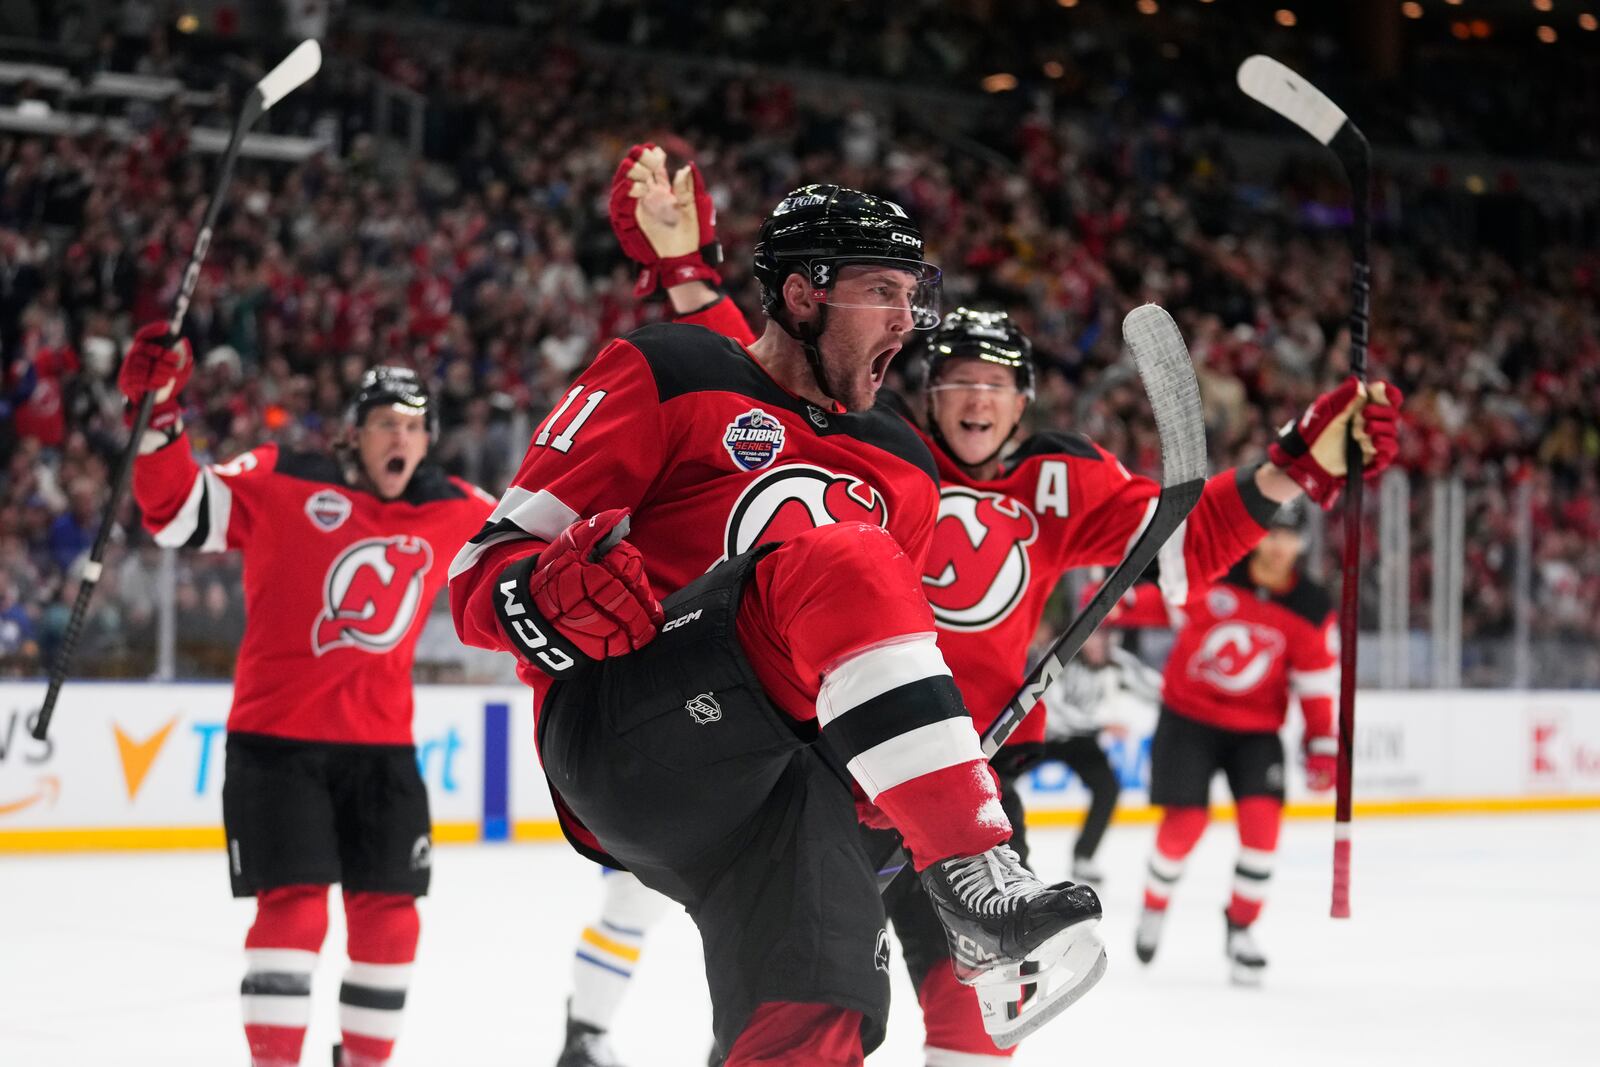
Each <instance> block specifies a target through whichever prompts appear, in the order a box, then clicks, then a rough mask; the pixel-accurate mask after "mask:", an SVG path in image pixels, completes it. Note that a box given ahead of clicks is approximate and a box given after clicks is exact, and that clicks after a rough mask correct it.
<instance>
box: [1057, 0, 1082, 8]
mask: <svg viewBox="0 0 1600 1067" xmlns="http://www.w3.org/2000/svg"><path fill="white" fill-rule="evenodd" d="M1056 3H1057V4H1059V5H1061V6H1062V7H1077V6H1078V0H1056Z"/></svg>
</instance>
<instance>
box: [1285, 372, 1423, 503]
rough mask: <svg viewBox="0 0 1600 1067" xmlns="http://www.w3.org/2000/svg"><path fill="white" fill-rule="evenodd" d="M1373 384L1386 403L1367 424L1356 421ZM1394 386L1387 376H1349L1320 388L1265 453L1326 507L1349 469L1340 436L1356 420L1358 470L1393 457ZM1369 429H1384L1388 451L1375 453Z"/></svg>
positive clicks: (1378, 467)
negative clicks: (1368, 380)
mask: <svg viewBox="0 0 1600 1067" xmlns="http://www.w3.org/2000/svg"><path fill="white" fill-rule="evenodd" d="M1372 390H1377V391H1378V392H1380V393H1382V395H1383V397H1384V401H1385V404H1384V406H1385V407H1387V408H1388V409H1389V414H1388V415H1387V416H1386V417H1380V418H1379V420H1378V422H1377V423H1376V424H1375V426H1374V427H1372V428H1367V427H1366V426H1365V424H1364V422H1363V421H1359V417H1360V414H1361V411H1362V408H1363V407H1364V406H1365V405H1367V404H1368V403H1369V402H1370V398H1371V396H1372ZM1398 400H1399V391H1398V390H1396V389H1395V388H1394V386H1392V385H1389V384H1388V383H1387V382H1375V383H1373V386H1372V387H1371V389H1369V388H1368V387H1367V386H1366V385H1364V384H1363V383H1362V382H1361V381H1360V380H1359V379H1357V378H1356V377H1354V376H1351V377H1349V378H1346V379H1345V380H1344V381H1343V382H1341V383H1340V385H1339V387H1338V388H1336V389H1333V390H1330V391H1329V392H1326V393H1323V394H1322V395H1321V396H1319V397H1317V399H1316V400H1314V401H1313V402H1312V404H1311V406H1310V407H1308V408H1306V410H1305V414H1303V415H1301V416H1300V418H1298V419H1296V420H1295V421H1294V422H1291V423H1290V424H1289V425H1287V426H1285V427H1284V428H1283V429H1282V431H1280V432H1279V434H1278V437H1277V440H1275V441H1273V442H1272V444H1270V445H1269V446H1267V458H1268V459H1270V460H1271V461H1272V462H1273V463H1274V464H1275V465H1277V467H1278V468H1279V469H1280V470H1282V471H1283V472H1284V473H1285V474H1287V475H1288V476H1289V477H1290V478H1292V479H1294V482H1295V484H1296V485H1298V486H1300V488H1302V489H1304V490H1305V491H1306V495H1307V496H1309V497H1310V498H1311V499H1312V500H1314V501H1316V502H1317V503H1318V504H1319V505H1321V506H1322V507H1323V508H1331V507H1333V505H1334V504H1335V503H1337V502H1338V500H1339V493H1340V490H1341V489H1342V488H1343V484H1342V483H1343V481H1344V478H1345V476H1346V474H1347V473H1348V472H1349V465H1348V464H1347V463H1346V461H1345V439H1346V436H1347V435H1348V434H1349V433H1350V432H1352V427H1351V420H1353V419H1354V420H1358V421H1357V422H1356V424H1355V432H1356V441H1357V443H1358V444H1359V445H1360V446H1361V454H1362V464H1363V470H1362V473H1363V475H1364V476H1365V477H1373V476H1375V475H1377V474H1379V473H1381V472H1382V470H1383V469H1384V468H1385V467H1387V466H1388V465H1389V463H1390V462H1391V461H1392V460H1393V459H1394V453H1395V450H1396V449H1397V448H1398V445H1397V443H1396V442H1395V439H1394V416H1393V408H1394V405H1393V404H1391V403H1390V401H1398ZM1373 429H1377V430H1378V432H1379V435H1380V436H1382V435H1383V434H1384V433H1385V432H1386V433H1387V445H1386V447H1387V448H1388V451H1387V454H1384V453H1380V451H1379V450H1378V446H1377V445H1376V443H1375V441H1374V440H1373V436H1372V434H1373Z"/></svg>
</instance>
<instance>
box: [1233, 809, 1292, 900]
mask: <svg viewBox="0 0 1600 1067" xmlns="http://www.w3.org/2000/svg"><path fill="white" fill-rule="evenodd" d="M1238 809H1239V813H1238V820H1239V861H1238V863H1237V864H1236V865H1235V866H1234V868H1233V897H1232V899H1230V900H1229V901H1228V921H1229V922H1230V923H1232V924H1233V925H1235V926H1249V925H1250V924H1251V923H1253V922H1255V921H1256V918H1257V917H1258V916H1260V914H1261V908H1262V906H1263V905H1264V904H1265V903H1266V901H1267V883H1268V882H1269V881H1270V880H1271V878H1272V861H1273V858H1274V856H1275V855H1276V853H1277V850H1278V830H1279V828H1280V827H1281V826H1282V825H1283V805H1282V804H1280V803H1279V802H1278V799H1277V798H1276V797H1244V798H1243V799H1241V800H1240V801H1239V804H1238Z"/></svg>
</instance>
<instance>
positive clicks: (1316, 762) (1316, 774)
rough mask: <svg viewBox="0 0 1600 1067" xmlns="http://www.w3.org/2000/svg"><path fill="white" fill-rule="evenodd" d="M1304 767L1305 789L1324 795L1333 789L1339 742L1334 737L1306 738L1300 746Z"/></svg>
mask: <svg viewBox="0 0 1600 1067" xmlns="http://www.w3.org/2000/svg"><path fill="white" fill-rule="evenodd" d="M1301 754H1302V756H1303V758H1304V759H1305V765H1306V788H1308V789H1310V790H1311V791H1312V792H1313V793H1325V792H1327V791H1328V790H1330V789H1332V788H1333V781H1334V777H1335V776H1336V775H1337V774H1338V773H1339V740H1338V738H1336V737H1327V736H1323V737H1307V738H1306V739H1305V741H1304V742H1303V743H1302V745H1301Z"/></svg>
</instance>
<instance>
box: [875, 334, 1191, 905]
mask: <svg viewBox="0 0 1600 1067" xmlns="http://www.w3.org/2000/svg"><path fill="white" fill-rule="evenodd" d="M1122 338H1123V340H1124V341H1125V342H1127V345H1128V347H1129V348H1130V349H1131V350H1132V351H1133V362H1134V366H1136V367H1137V368H1138V370H1139V379H1140V381H1142V382H1143V383H1144V390H1145V393H1146V394H1147V395H1148V396H1149V398H1150V410H1151V411H1152V412H1153V413H1154V414H1155V419H1156V430H1157V431H1158V432H1159V433H1160V435H1161V493H1160V495H1158V496H1157V497H1156V506H1155V510H1154V511H1153V512H1151V514H1150V518H1149V520H1148V521H1147V522H1146V523H1145V527H1144V530H1143V532H1141V533H1140V534H1139V536H1138V539H1137V540H1136V541H1134V543H1133V547H1132V548H1130V549H1129V550H1128V554H1127V555H1126V556H1124V557H1123V559H1122V562H1121V563H1118V564H1117V569H1116V570H1114V571H1112V572H1111V575H1110V577H1108V578H1107V579H1106V580H1105V582H1104V584H1102V585H1101V586H1100V589H1099V591H1098V592H1096V593H1095V595H1094V596H1093V597H1092V598H1091V599H1090V601H1089V603H1087V604H1085V605H1084V606H1083V610H1082V611H1080V612H1078V615H1077V617H1076V618H1074V619H1073V620H1072V622H1071V623H1070V624H1069V625H1068V626H1067V628H1066V630H1065V631H1064V632H1063V633H1062V634H1061V636H1060V637H1058V638H1056V640H1055V643H1054V644H1052V645H1051V646H1050V647H1049V648H1048V649H1047V650H1046V651H1045V654H1044V655H1043V656H1041V657H1040V659H1039V662H1038V663H1036V664H1035V665H1034V667H1033V669H1032V670H1031V671H1029V672H1028V675H1027V677H1026V678H1025V679H1024V681H1023V683H1022V688H1021V689H1018V690H1017V694H1016V696H1014V697H1012V698H1011V701H1010V702H1009V703H1008V704H1007V705H1006V706H1005V709H1004V710H1003V711H1001V712H1000V715H999V717H998V718H996V719H995V720H994V722H992V723H991V724H990V725H989V728H988V729H987V730H985V731H984V733H983V754H984V756H986V757H988V758H989V759H993V758H994V755H995V753H997V752H999V751H1000V747H1001V746H1002V745H1004V744H1005V743H1006V739H1007V738H1009V737H1010V736H1011V735H1012V734H1013V733H1015V732H1016V729H1017V727H1019V726H1021V725H1022V721H1023V720H1024V719H1026V718H1027V717H1028V713H1029V712H1030V711H1032V710H1033V708H1034V706H1035V705H1036V704H1038V703H1039V698H1040V697H1041V696H1042V695H1043V694H1044V691H1045V690H1046V689H1049V688H1050V686H1051V684H1052V683H1053V682H1055V680H1056V679H1057V678H1059V677H1060V676H1061V672H1062V671H1063V670H1065V669H1066V665H1067V664H1068V663H1069V662H1071V660H1072V657H1074V656H1076V655H1077V654H1078V650H1079V649H1081V648H1082V647H1083V643H1084V642H1085V641H1087V640H1088V639H1089V635H1090V634H1092V633H1094V632H1095V630H1096V629H1098V628H1099V626H1100V624H1101V623H1102V622H1104V621H1105V618H1106V616H1107V615H1109V614H1110V613H1111V609H1112V608H1114V607H1116V604H1117V601H1119V600H1121V599H1122V594H1124V593H1126V592H1127V591H1128V589H1129V588H1130V587H1131V586H1132V585H1133V583H1134V582H1135V581H1137V580H1138V579H1139V576H1140V575H1141V574H1143V573H1144V571H1145V568H1146V567H1148V566H1149V565H1150V561H1151V560H1153V559H1155V558H1156V553H1157V552H1159V551H1161V546H1162V545H1164V544H1166V543H1167V541H1168V539H1170V538H1171V537H1172V535H1173V534H1174V533H1176V532H1177V529H1178V527H1179V526H1181V525H1182V524H1183V521H1184V519H1186V518H1188V517H1189V512H1191V511H1193V510H1194V506H1195V504H1197V503H1199V501H1200V494H1201V493H1202V492H1203V491H1204V490H1205V487H1206V423H1205V413H1204V412H1203V411H1202V410H1201V407H1200V386H1199V384H1198V383H1197V382H1196V381H1195V377H1194V364H1193V363H1192V362H1190V359H1189V349H1188V346H1186V345H1185V344H1184V343H1183V335H1182V334H1181V333H1179V332H1178V326H1177V324H1176V323H1174V322H1173V321H1172V316H1171V315H1168V314H1167V313H1166V311H1164V310H1162V308H1161V307H1159V306H1158V305H1156V304H1145V305H1144V306H1142V307H1136V308H1134V309H1133V310H1132V311H1130V312H1129V313H1128V317H1127V318H1125V319H1123V320H1122ZM905 864H906V855H905V850H904V849H897V850H896V851H895V853H894V855H893V856H891V857H889V859H888V860H886V861H885V862H883V863H880V864H879V865H878V889H879V891H880V892H884V891H887V890H888V888H889V886H890V885H891V884H892V883H893V882H894V879H895V876H896V875H898V874H899V873H900V871H901V870H902V869H903V868H904V867H905Z"/></svg>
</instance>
